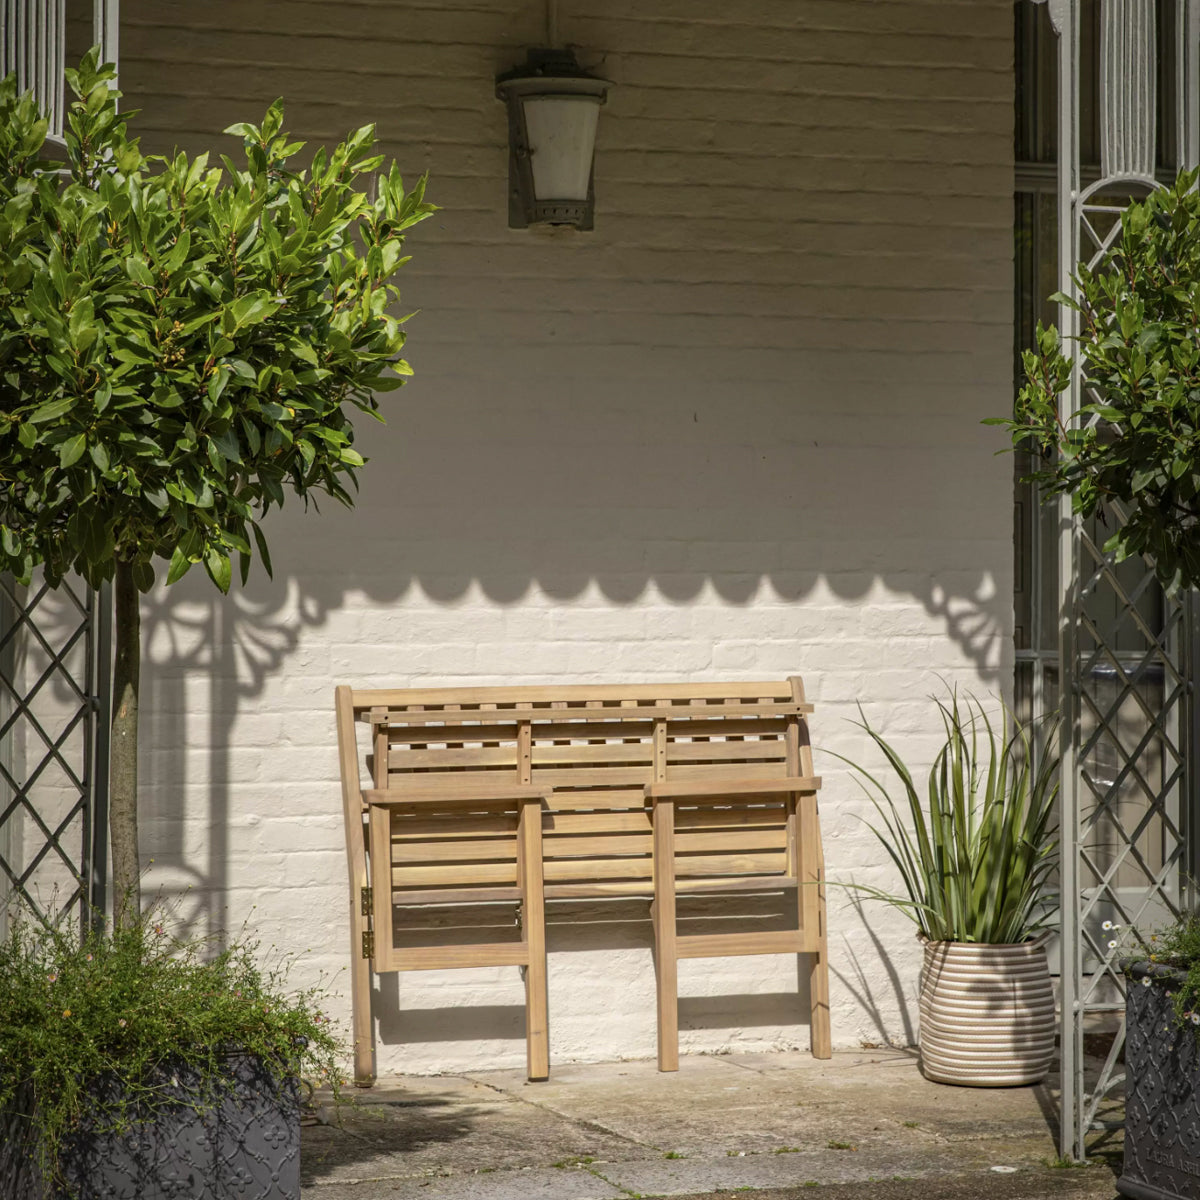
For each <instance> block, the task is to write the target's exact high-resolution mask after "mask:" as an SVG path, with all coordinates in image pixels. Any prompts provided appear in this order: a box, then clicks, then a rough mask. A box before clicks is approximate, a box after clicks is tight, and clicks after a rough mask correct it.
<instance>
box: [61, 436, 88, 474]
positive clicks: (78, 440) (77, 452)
mask: <svg viewBox="0 0 1200 1200" xmlns="http://www.w3.org/2000/svg"><path fill="white" fill-rule="evenodd" d="M86 449H87V438H86V437H85V436H84V435H83V434H82V433H77V434H76V435H75V436H74V437H73V438H68V439H67V440H66V441H65V442H63V444H62V445H61V446H59V448H58V465H59V466H60V467H62V468H63V469H64V470H65V469H66V468H67V467H73V466H74V465H75V464H76V463H77V462H78V461H79V460H80V459H81V458H82V457H83V452H84V450H86Z"/></svg>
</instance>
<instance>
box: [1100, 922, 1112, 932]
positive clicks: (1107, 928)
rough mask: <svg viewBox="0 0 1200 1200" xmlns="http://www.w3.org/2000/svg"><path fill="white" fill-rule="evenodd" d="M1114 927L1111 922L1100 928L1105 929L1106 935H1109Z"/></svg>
mask: <svg viewBox="0 0 1200 1200" xmlns="http://www.w3.org/2000/svg"><path fill="white" fill-rule="evenodd" d="M1112 927H1113V923H1112V922H1111V921H1105V922H1104V924H1103V925H1101V926H1100V928H1101V929H1103V930H1104V932H1105V933H1107V932H1108V931H1109V930H1110V929H1111V928H1112Z"/></svg>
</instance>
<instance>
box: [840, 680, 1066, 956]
mask: <svg viewBox="0 0 1200 1200" xmlns="http://www.w3.org/2000/svg"><path fill="white" fill-rule="evenodd" d="M937 705H938V710H939V713H940V716H941V720H942V723H943V725H944V727H945V731H946V740H945V743H944V744H943V746H942V749H941V751H940V752H939V753H938V756H937V758H936V759H935V761H934V764H933V767H932V769H931V770H930V772H929V780H928V785H927V789H926V794H925V797H924V799H922V797H921V794H920V793H919V791H918V789H917V786H916V784H915V783H914V781H913V777H912V774H911V772H910V771H909V769H908V768H907V767H906V766H905V764H904V761H903V759H902V758H901V757H900V755H899V754H898V753H897V751H896V750H895V749H893V747H892V746H891V745H889V744H888V742H886V741H885V740H884V739H883V738H882V737H881V736H880V735H879V733H878V732H876V731H875V730H874V729H872V728H871V726H870V725H869V724H868V723H867V721H866V718H865V717H864V718H863V720H862V722H861V728H862V729H864V730H865V731H866V733H867V734H868V735H869V736H870V737H871V739H872V740H873V741H874V742H875V744H876V745H877V746H878V747H879V749H880V750H881V751H882V752H883V755H884V757H885V758H886V759H887V762H888V764H889V766H890V767H891V769H892V771H893V773H894V774H895V776H896V777H897V779H898V780H899V782H900V784H901V785H902V787H903V791H904V799H903V801H901V802H899V803H897V801H895V800H893V798H892V796H891V795H890V794H889V792H888V790H887V788H886V787H885V786H884V785H883V784H882V783H880V781H879V780H878V779H877V778H876V777H875V776H874V775H872V774H871V773H870V772H869V771H866V770H864V769H863V768H862V767H860V766H857V765H855V764H853V763H851V764H850V765H851V766H853V767H854V769H855V770H856V772H857V773H858V775H859V776H860V781H865V782H862V786H863V790H864V791H865V792H866V793H867V796H868V797H869V799H870V800H871V803H872V804H873V805H874V807H875V810H876V812H877V814H878V816H879V819H880V822H881V823H880V824H877V825H876V824H871V823H870V822H868V825H869V827H870V828H871V830H872V832H874V834H875V835H876V837H878V838H879V840H880V842H881V843H882V844H883V847H884V849H885V850H886V851H887V852H888V854H889V855H890V856H891V859H892V861H893V862H894V863H895V864H896V866H897V867H898V868H899V870H900V875H901V879H902V881H903V884H904V891H903V894H895V893H888V892H884V891H881V890H880V889H878V888H872V887H862V886H860V885H855V886H857V887H858V890H861V891H863V892H865V893H866V894H868V895H870V896H873V897H874V898H875V899H879V900H883V901H886V902H887V903H889V904H892V905H894V906H895V907H896V908H898V909H900V910H901V911H902V912H904V913H906V914H907V915H908V916H909V917H911V918H912V919H913V920H914V921H915V922H916V924H917V926H918V928H919V930H920V932H921V933H922V934H923V935H924V936H925V937H926V938H928V939H929V940H930V941H956V942H982V943H1015V942H1023V941H1025V940H1027V939H1028V938H1030V937H1031V936H1033V935H1034V934H1035V933H1036V932H1037V931H1038V930H1039V929H1040V928H1041V926H1042V925H1043V924H1044V922H1045V920H1046V915H1047V914H1046V911H1045V910H1046V905H1045V904H1044V903H1043V902H1044V901H1045V900H1046V898H1047V897H1046V893H1045V885H1046V882H1047V876H1048V875H1049V874H1050V872H1051V870H1052V868H1053V866H1054V863H1055V850H1056V847H1057V838H1056V836H1055V834H1054V831H1053V829H1052V828H1051V819H1052V813H1053V809H1054V803H1055V799H1056V797H1057V795H1058V782H1057V772H1058V759H1057V758H1056V757H1054V756H1052V755H1050V754H1045V755H1043V756H1042V757H1041V760H1040V762H1038V763H1037V765H1036V766H1035V765H1033V764H1034V763H1035V755H1034V753H1033V745H1032V739H1031V738H1030V735H1029V733H1028V731H1027V730H1026V729H1024V728H1022V727H1021V725H1020V723H1019V722H1017V721H1016V719H1015V718H1014V717H1012V715H1011V714H1010V713H1009V712H1008V710H1007V709H1003V710H1002V714H1001V717H1000V723H999V726H1000V727H999V731H997V730H996V729H995V728H994V727H993V722H992V720H991V719H989V717H988V715H987V713H986V712H985V711H984V709H983V706H982V705H981V704H980V703H979V701H978V700H976V699H975V698H974V697H968V698H967V700H966V702H965V703H962V704H960V702H959V699H958V696H957V694H952V695H951V696H950V699H949V702H948V703H945V702H942V701H940V700H939V701H937ZM859 715H860V716H862V710H861V708H860V709H859ZM1054 732H1055V731H1054V729H1053V728H1051V729H1047V731H1046V735H1047V736H1046V737H1045V739H1044V741H1045V744H1046V745H1048V746H1049V745H1053V743H1054V741H1055V738H1054Z"/></svg>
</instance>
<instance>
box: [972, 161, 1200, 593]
mask: <svg viewBox="0 0 1200 1200" xmlns="http://www.w3.org/2000/svg"><path fill="white" fill-rule="evenodd" d="M1196 183H1197V172H1196V171H1190V172H1184V173H1183V174H1181V175H1180V176H1179V178H1178V179H1177V180H1176V181H1175V183H1174V185H1173V186H1171V187H1169V188H1161V189H1158V190H1156V191H1154V192H1152V193H1151V194H1150V195H1149V196H1147V197H1146V198H1145V199H1144V200H1141V201H1138V202H1136V203H1134V204H1131V205H1129V207H1127V208H1126V209H1125V210H1124V211H1123V212H1122V214H1121V227H1120V230H1119V232H1118V234H1117V236H1116V239H1115V241H1114V244H1113V246H1112V250H1111V253H1110V254H1109V255H1108V256H1107V257H1106V258H1105V259H1104V260H1103V261H1102V262H1101V263H1100V264H1099V265H1098V266H1097V267H1096V268H1095V269H1090V268H1089V267H1088V266H1087V265H1086V264H1080V265H1079V267H1078V268H1077V271H1076V276H1075V278H1076V282H1077V284H1078V298H1077V299H1072V298H1070V297H1067V296H1062V295H1056V296H1054V297H1052V299H1055V300H1057V301H1059V302H1061V303H1065V304H1069V305H1071V307H1073V308H1074V309H1076V311H1077V312H1078V313H1079V331H1078V336H1077V338H1076V340H1075V345H1074V346H1073V347H1071V346H1064V344H1063V340H1062V338H1061V337H1060V335H1059V332H1058V330H1057V329H1055V328H1054V327H1053V326H1050V327H1049V328H1043V327H1042V326H1041V325H1039V326H1038V329H1037V347H1036V349H1033V350H1030V351H1027V352H1026V353H1025V355H1024V371H1025V382H1024V386H1023V387H1022V388H1021V390H1020V393H1019V395H1018V397H1017V402H1016V408H1015V412H1014V415H1013V418H1012V419H1011V420H1009V419H1003V418H994V419H993V420H992V421H991V422H990V423H991V424H1001V425H1005V426H1006V427H1007V428H1009V429H1010V430H1011V432H1012V436H1013V444H1014V446H1016V447H1018V448H1029V449H1033V450H1036V451H1039V452H1040V453H1041V455H1042V456H1043V459H1044V462H1043V466H1042V469H1041V470H1039V471H1038V472H1036V473H1035V474H1034V475H1033V476H1032V478H1034V479H1036V480H1037V481H1038V482H1039V483H1041V484H1042V485H1043V487H1044V488H1045V494H1046V495H1047V496H1053V495H1057V494H1061V493H1064V492H1065V493H1069V494H1070V496H1071V501H1072V506H1073V508H1074V510H1075V511H1076V512H1077V513H1079V514H1080V515H1081V516H1083V517H1090V516H1092V515H1094V514H1095V513H1096V512H1097V511H1098V510H1102V509H1103V508H1105V507H1106V506H1107V505H1108V504H1110V503H1112V502H1115V503H1116V504H1117V505H1119V506H1120V508H1121V510H1122V513H1123V519H1122V520H1120V521H1119V523H1116V524H1115V527H1113V528H1112V531H1111V534H1110V536H1109V539H1108V541H1107V543H1106V546H1105V548H1106V549H1107V550H1110V551H1113V552H1114V553H1115V557H1116V558H1117V560H1118V561H1120V560H1122V559H1125V558H1128V557H1130V556H1133V555H1144V556H1145V557H1146V558H1148V559H1149V560H1150V561H1151V562H1152V563H1153V566H1154V570H1155V573H1156V574H1157V576H1158V578H1159V580H1160V581H1161V582H1162V584H1163V585H1164V587H1166V588H1167V589H1168V590H1171V591H1174V590H1176V589H1178V588H1180V587H1196V586H1198V585H1200V192H1197V190H1196ZM1072 355H1074V356H1075V357H1074V358H1073V357H1072ZM1076 366H1077V367H1078V369H1079V371H1080V372H1081V374H1082V377H1083V379H1084V380H1085V383H1086V389H1085V393H1084V398H1085V399H1086V401H1087V402H1086V403H1084V404H1082V405H1081V407H1080V411H1079V413H1078V416H1077V417H1075V418H1073V419H1071V420H1070V421H1064V420H1063V418H1062V416H1061V410H1060V398H1061V396H1062V394H1063V393H1064V392H1065V391H1066V389H1067V387H1068V385H1069V383H1070V378H1071V372H1072V371H1073V370H1074V369H1076ZM1089 393H1090V394H1089Z"/></svg>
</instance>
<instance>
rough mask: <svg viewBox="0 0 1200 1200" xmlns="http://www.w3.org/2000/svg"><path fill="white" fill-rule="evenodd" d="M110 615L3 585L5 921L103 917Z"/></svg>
mask: <svg viewBox="0 0 1200 1200" xmlns="http://www.w3.org/2000/svg"><path fill="white" fill-rule="evenodd" d="M109 603H110V599H109V595H108V589H107V588H105V589H103V590H102V591H101V592H100V593H98V594H97V593H95V592H93V591H92V590H91V589H90V588H87V587H86V586H85V585H84V584H83V583H82V582H81V581H79V580H74V581H67V582H64V583H63V584H62V585H61V586H60V587H58V588H51V587H48V586H47V585H46V584H45V583H35V584H34V585H33V586H31V587H29V588H22V587H19V586H17V585H16V584H15V583H14V582H13V580H12V578H11V577H7V576H2V577H0V911H2V910H3V909H4V908H5V907H6V905H7V903H8V902H13V901H15V902H16V903H18V904H19V905H20V906H22V907H23V908H24V909H25V910H26V911H31V912H33V913H35V914H37V915H38V916H40V917H41V918H42V919H43V920H47V921H50V920H53V921H55V922H57V923H60V924H61V923H63V922H65V921H68V920H71V921H75V920H78V921H79V922H81V923H82V922H85V921H89V920H95V919H97V918H98V917H99V916H102V915H103V911H104V891H105V843H106V840H107V822H106V819H105V818H106V813H107V790H108V789H107V777H108V755H107V741H108V714H109V699H108V695H109V671H108V663H109V655H110V652H111V647H110V622H109V619H108V611H109Z"/></svg>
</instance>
